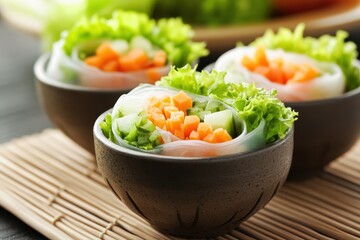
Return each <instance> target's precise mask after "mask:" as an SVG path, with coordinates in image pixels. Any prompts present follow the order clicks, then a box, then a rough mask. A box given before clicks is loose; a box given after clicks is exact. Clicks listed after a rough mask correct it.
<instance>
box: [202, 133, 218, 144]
mask: <svg viewBox="0 0 360 240" xmlns="http://www.w3.org/2000/svg"><path fill="white" fill-rule="evenodd" d="M203 141H205V142H208V143H217V141H216V137H215V136H214V134H212V133H209V134H208V135H206V136H205V137H204V139H203Z"/></svg>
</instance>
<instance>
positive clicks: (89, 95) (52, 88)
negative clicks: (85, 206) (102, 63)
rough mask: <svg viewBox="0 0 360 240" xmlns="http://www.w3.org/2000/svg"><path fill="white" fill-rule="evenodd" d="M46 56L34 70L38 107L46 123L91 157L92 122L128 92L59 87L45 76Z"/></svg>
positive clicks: (74, 86)
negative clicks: (44, 115) (39, 106)
mask: <svg viewBox="0 0 360 240" xmlns="http://www.w3.org/2000/svg"><path fill="white" fill-rule="evenodd" d="M49 58H50V54H44V55H42V56H41V57H40V58H39V59H38V60H37V62H36V63H35V66H34V71H35V76H36V87H37V92H38V98H39V100H40V103H41V106H42V108H43V110H44V111H45V113H46V114H47V116H48V118H49V119H50V121H51V122H52V123H53V124H54V125H55V126H56V127H57V128H59V129H60V130H61V131H62V132H64V133H65V134H66V135H67V136H68V137H70V138H71V139H72V140H74V141H75V142H76V143H77V144H79V145H80V146H81V147H83V148H85V149H86V150H88V151H89V152H91V153H94V142H93V130H92V129H93V126H94V122H95V120H96V118H97V117H98V116H99V115H100V114H101V113H102V112H104V111H105V110H106V109H109V108H110V107H112V106H113V105H114V104H115V102H116V101H117V99H118V98H119V97H120V96H121V95H122V94H124V93H127V92H129V91H130V90H131V89H129V90H108V89H95V88H88V87H82V86H78V85H71V84H67V83H63V82H60V81H57V80H54V79H52V78H49V77H48V76H47V75H46V72H45V70H46V66H47V64H48V61H49Z"/></svg>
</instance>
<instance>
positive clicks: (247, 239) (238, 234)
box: [230, 230, 255, 240]
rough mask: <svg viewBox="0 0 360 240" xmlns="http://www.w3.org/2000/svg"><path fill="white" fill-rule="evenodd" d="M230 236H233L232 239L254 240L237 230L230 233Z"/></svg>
mask: <svg viewBox="0 0 360 240" xmlns="http://www.w3.org/2000/svg"><path fill="white" fill-rule="evenodd" d="M230 235H231V236H234V238H236V239H242V240H255V238H253V237H250V236H248V235H245V234H244V233H242V232H239V231H238V230H233V231H231V233H230Z"/></svg>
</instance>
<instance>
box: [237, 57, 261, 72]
mask: <svg viewBox="0 0 360 240" xmlns="http://www.w3.org/2000/svg"><path fill="white" fill-rule="evenodd" d="M241 64H242V65H243V66H244V67H246V68H247V69H248V70H250V71H254V70H255V68H256V67H257V64H256V62H255V61H254V60H253V59H251V58H250V57H248V56H244V57H243V59H242V60H241Z"/></svg>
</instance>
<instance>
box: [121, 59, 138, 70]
mask: <svg viewBox="0 0 360 240" xmlns="http://www.w3.org/2000/svg"><path fill="white" fill-rule="evenodd" d="M118 62H119V66H120V71H122V72H131V71H134V70H136V68H134V65H135V62H134V59H132V58H131V57H129V56H127V55H125V56H122V57H120V58H118Z"/></svg>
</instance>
